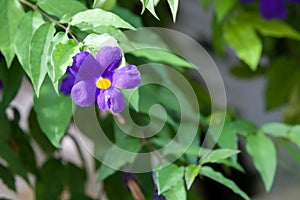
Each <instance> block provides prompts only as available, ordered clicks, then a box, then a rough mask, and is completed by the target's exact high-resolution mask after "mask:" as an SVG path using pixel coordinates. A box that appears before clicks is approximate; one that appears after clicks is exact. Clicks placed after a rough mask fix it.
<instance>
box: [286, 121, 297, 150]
mask: <svg viewBox="0 0 300 200" xmlns="http://www.w3.org/2000/svg"><path fill="white" fill-rule="evenodd" d="M288 138H289V139H290V140H291V141H292V142H294V143H295V144H297V145H298V147H299V148H300V125H296V126H294V127H293V128H292V129H291V131H290V133H289V134H288Z"/></svg>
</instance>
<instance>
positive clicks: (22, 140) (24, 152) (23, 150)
mask: <svg viewBox="0 0 300 200" xmlns="http://www.w3.org/2000/svg"><path fill="white" fill-rule="evenodd" d="M10 140H11V142H13V143H14V144H15V145H16V147H17V149H18V151H17V153H18V155H19V157H20V158H21V161H22V163H23V166H24V168H25V169H26V170H27V171H29V172H31V173H33V174H36V173H37V166H36V159H35V154H34V151H33V149H32V146H31V144H30V139H29V137H28V135H26V134H25V133H24V132H23V131H22V130H21V129H20V128H19V127H18V124H16V123H13V124H12V131H11V138H10Z"/></svg>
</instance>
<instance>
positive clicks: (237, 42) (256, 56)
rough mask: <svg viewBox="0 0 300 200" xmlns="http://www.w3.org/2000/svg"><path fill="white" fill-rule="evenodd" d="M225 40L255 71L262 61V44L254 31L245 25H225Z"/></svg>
mask: <svg viewBox="0 0 300 200" xmlns="http://www.w3.org/2000/svg"><path fill="white" fill-rule="evenodd" d="M224 38H225V40H226V41H227V42H228V43H229V45H230V46H231V47H232V48H233V49H234V50H235V51H236V54H237V56H238V57H239V59H241V60H242V61H244V62H245V63H246V64H248V65H249V66H250V68H251V69H252V70H253V71H255V70H256V69H257V65H258V62H259V60H260V56H261V52H262V43H261V41H260V39H259V37H258V36H257V34H256V33H255V31H254V29H253V28H252V27H251V26H249V25H245V24H244V23H237V22H235V23H230V24H225V26H224ZM245 38H247V39H245Z"/></svg>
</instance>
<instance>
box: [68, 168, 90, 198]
mask: <svg viewBox="0 0 300 200" xmlns="http://www.w3.org/2000/svg"><path fill="white" fill-rule="evenodd" d="M65 171H66V173H65V175H66V182H67V185H68V186H69V189H70V192H71V196H72V198H74V197H76V196H78V195H83V194H84V189H85V182H86V179H87V174H86V171H85V170H84V169H82V168H80V167H78V166H76V165H74V164H73V163H67V165H65Z"/></svg>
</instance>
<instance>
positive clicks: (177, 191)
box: [163, 180, 187, 200]
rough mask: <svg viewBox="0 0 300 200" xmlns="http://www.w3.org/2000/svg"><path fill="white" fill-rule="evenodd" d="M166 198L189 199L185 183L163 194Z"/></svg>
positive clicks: (178, 184)
mask: <svg viewBox="0 0 300 200" xmlns="http://www.w3.org/2000/svg"><path fill="white" fill-rule="evenodd" d="M163 195H164V197H165V198H166V199H168V200H169V199H170V200H172V199H180V200H186V199H187V194H186V189H185V186H184V181H183V180H181V181H180V182H179V183H177V185H175V186H174V187H173V188H171V189H170V190H168V191H166V192H165V193H163Z"/></svg>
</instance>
